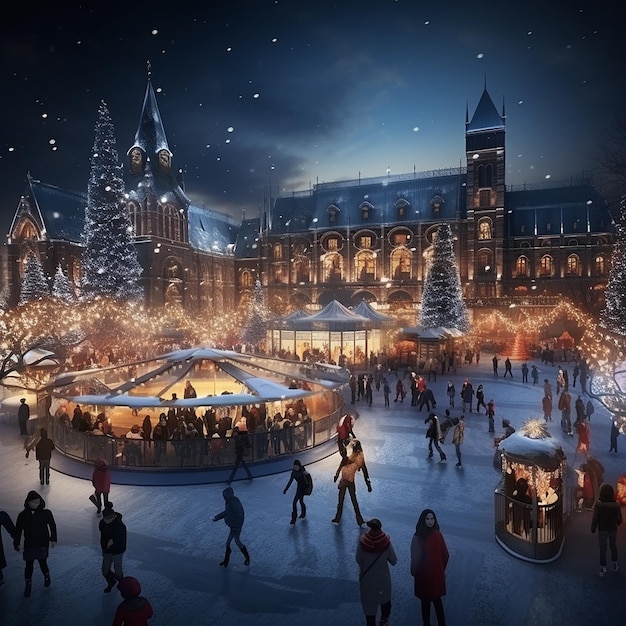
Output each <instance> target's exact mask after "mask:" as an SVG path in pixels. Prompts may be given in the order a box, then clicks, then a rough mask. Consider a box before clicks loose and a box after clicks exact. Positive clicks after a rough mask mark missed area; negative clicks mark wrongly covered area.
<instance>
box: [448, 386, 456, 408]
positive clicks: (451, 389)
mask: <svg viewBox="0 0 626 626" xmlns="http://www.w3.org/2000/svg"><path fill="white" fill-rule="evenodd" d="M446 393H447V394H448V398H449V399H450V406H451V407H453V406H454V396H455V395H456V390H455V388H454V383H453V382H452V381H451V380H449V381H448V387H447V388H446Z"/></svg>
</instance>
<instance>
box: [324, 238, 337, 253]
mask: <svg viewBox="0 0 626 626" xmlns="http://www.w3.org/2000/svg"><path fill="white" fill-rule="evenodd" d="M326 249H327V250H328V251H332V250H339V239H337V237H329V238H328V239H327V240H326Z"/></svg>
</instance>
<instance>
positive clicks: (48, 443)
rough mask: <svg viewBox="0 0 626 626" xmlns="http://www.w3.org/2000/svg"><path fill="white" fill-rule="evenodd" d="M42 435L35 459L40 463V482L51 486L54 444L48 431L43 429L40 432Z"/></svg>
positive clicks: (36, 448)
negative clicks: (51, 461) (51, 462)
mask: <svg viewBox="0 0 626 626" xmlns="http://www.w3.org/2000/svg"><path fill="white" fill-rule="evenodd" d="M39 434H40V435H41V437H40V439H39V441H38V442H37V445H36V446H35V458H36V459H37V460H38V461H39V482H40V483H41V484H42V485H43V483H44V480H45V481H46V485H49V484H50V459H51V458H52V452H53V451H54V442H53V441H52V439H49V438H48V431H47V430H46V429H45V428H42V429H41V430H40V431H39Z"/></svg>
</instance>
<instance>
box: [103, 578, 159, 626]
mask: <svg viewBox="0 0 626 626" xmlns="http://www.w3.org/2000/svg"><path fill="white" fill-rule="evenodd" d="M117 588H118V590H119V592H120V593H121V594H122V598H124V600H123V602H121V603H120V604H119V605H118V607H117V610H116V611H115V617H114V618H113V626H148V620H149V619H150V618H151V617H152V616H153V615H154V611H153V609H152V605H151V604H150V602H149V600H148V599H147V598H144V597H143V596H142V595H141V585H140V583H139V581H138V580H137V579H136V578H134V577H133V576H125V577H124V578H122V580H120V582H119V584H118V585H117Z"/></svg>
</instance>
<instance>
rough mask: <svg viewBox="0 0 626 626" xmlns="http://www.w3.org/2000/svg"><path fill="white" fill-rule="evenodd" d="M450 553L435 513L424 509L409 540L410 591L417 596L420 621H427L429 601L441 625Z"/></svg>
mask: <svg viewBox="0 0 626 626" xmlns="http://www.w3.org/2000/svg"><path fill="white" fill-rule="evenodd" d="M449 558H450V555H449V553H448V548H447V546H446V542H445V540H444V538H443V535H442V534H441V531H440V530H439V524H438V523H437V517H436V515H435V513H434V511H432V510H431V509H424V510H423V511H422V512H421V514H420V516H419V519H418V521H417V524H416V526H415V534H414V535H413V539H412V540H411V576H413V578H414V582H413V592H414V593H415V596H416V597H417V598H419V599H420V600H421V605H422V606H421V608H422V623H423V624H424V626H429V625H430V605H431V604H433V605H434V607H435V615H436V616H437V624H438V625H439V626H445V623H446V618H445V616H444V612H443V602H442V601H441V598H442V597H443V596H445V595H446V566H447V565H448V559H449Z"/></svg>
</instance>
